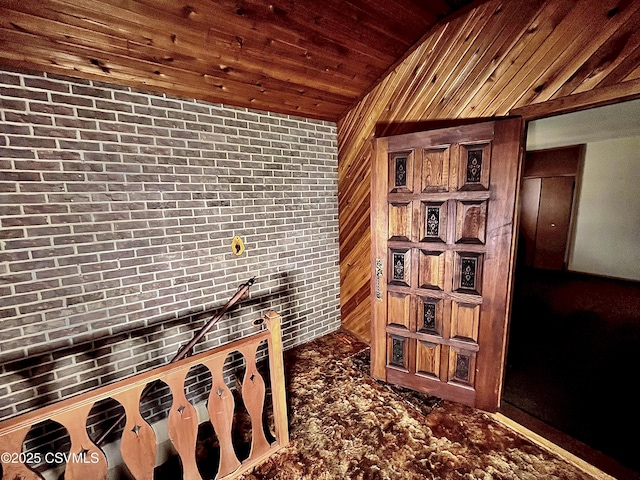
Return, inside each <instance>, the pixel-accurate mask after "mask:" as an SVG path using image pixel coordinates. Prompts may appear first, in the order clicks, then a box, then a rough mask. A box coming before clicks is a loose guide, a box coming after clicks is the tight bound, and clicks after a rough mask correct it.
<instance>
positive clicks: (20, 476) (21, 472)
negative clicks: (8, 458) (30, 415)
mask: <svg viewBox="0 0 640 480" xmlns="http://www.w3.org/2000/svg"><path fill="white" fill-rule="evenodd" d="M30 429H31V425H27V426H26V427H22V428H20V429H17V430H15V431H13V432H11V433H7V434H5V435H2V436H0V453H5V452H6V453H9V454H11V455H12V456H13V455H14V454H17V455H18V458H17V460H20V458H19V457H20V453H21V452H22V443H23V442H24V437H26V436H27V433H29V430H30ZM12 460H13V458H12ZM2 472H3V475H2V478H3V479H7V480H42V479H43V478H44V477H42V476H41V475H40V474H38V473H36V472H34V471H33V470H30V469H29V468H28V467H27V466H26V465H25V464H24V463H22V462H17V463H14V462H4V461H3V462H2Z"/></svg>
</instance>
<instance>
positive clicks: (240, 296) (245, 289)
mask: <svg viewBox="0 0 640 480" xmlns="http://www.w3.org/2000/svg"><path fill="white" fill-rule="evenodd" d="M255 281H256V277H253V278H250V279H249V280H248V281H247V282H246V283H243V284H242V285H240V286H239V287H238V290H237V291H236V293H235V294H234V295H233V297H231V298H230V299H229V301H228V302H227V303H226V304H224V306H223V307H222V308H221V309H220V310H218V311H217V312H216V313H215V315H214V316H213V317H211V319H210V320H209V321H208V322H207V323H205V324H204V326H203V327H202V328H201V329H200V330H199V331H198V333H196V334H195V335H194V336H193V338H192V339H191V341H190V342H189V343H187V344H186V345H184V346H182V347H180V349H179V350H178V353H177V354H176V356H175V357H173V358H172V359H171V361H170V362H169V364H171V363H175V362H177V361H179V360H182V359H183V358H185V357H187V356H189V354H190V353H191V350H193V347H195V345H196V343H198V342H199V341H200V339H201V338H202V337H204V336H205V335H206V334H207V333H208V332H209V330H211V329H212V328H213V326H214V325H215V324H216V323H218V321H219V320H220V319H221V318H222V317H223V316H224V314H225V313H227V312H228V311H229V309H230V308H231V307H233V306H234V305H235V304H236V303H238V302H239V301H240V300H244V299H245V298H246V297H247V296H248V295H249V287H251V285H253V284H254V283H255ZM150 390H151V389H150V388H149V385H147V387H145V389H144V390H143V392H142V395H140V401H142V400H143V399H144V398H145V396H146V395H148V393H149V391H150ZM125 417H126V415H125V414H122V415H120V416H119V417H118V418H117V419H116V421H115V422H113V424H112V425H111V426H110V427H109V428H108V429H106V430H105V431H104V432H102V434H101V435H100V436H99V437H98V439H97V440H96V442H95V443H96V445H98V446H100V444H101V443H102V442H104V440H105V438H107V436H109V434H110V433H111V432H113V430H115V428H116V427H117V426H118V425H119V424H120V422H122V420H124V419H125Z"/></svg>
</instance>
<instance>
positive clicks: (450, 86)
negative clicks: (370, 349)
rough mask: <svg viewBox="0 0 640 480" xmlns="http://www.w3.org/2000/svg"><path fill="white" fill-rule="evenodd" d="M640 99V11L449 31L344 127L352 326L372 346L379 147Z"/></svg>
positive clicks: (514, 10)
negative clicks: (422, 132)
mask: <svg viewBox="0 0 640 480" xmlns="http://www.w3.org/2000/svg"><path fill="white" fill-rule="evenodd" d="M639 97H640V0H572V1H566V0H527V1H504V0H491V1H489V2H487V3H483V4H481V5H478V6H477V7H476V8H473V9H472V10H469V11H468V12H466V13H465V14H463V15H460V16H458V17H457V18H455V19H454V20H452V21H451V22H447V23H441V24H439V25H438V26H437V27H436V28H434V29H433V30H432V31H431V33H430V34H429V35H428V36H427V37H425V39H424V41H423V42H422V43H421V44H420V45H419V46H418V47H417V48H416V49H415V50H414V51H413V52H412V53H411V54H410V55H409V56H408V57H407V58H406V59H405V60H404V61H403V62H401V63H400V64H399V65H398V66H397V68H395V69H394V71H393V72H391V73H390V74H389V75H388V76H387V77H385V78H384V79H383V80H382V81H380V82H379V83H378V85H377V86H376V87H375V88H374V89H372V90H371V92H369V93H368V94H367V95H366V96H365V97H364V98H363V100H362V101H360V102H359V103H358V105H356V106H355V107H354V108H353V109H351V110H350V111H349V113H347V114H346V115H345V116H344V117H342V118H341V120H340V121H339V122H338V158H339V163H338V196H339V223H340V301H341V305H342V309H341V314H342V323H343V326H345V327H346V328H347V329H349V330H351V331H352V332H354V333H356V334H357V335H359V336H360V337H362V338H363V339H365V340H368V339H369V335H370V313H371V297H370V290H371V287H370V282H371V262H370V250H371V227H370V222H369V216H370V211H371V210H370V195H371V187H370V178H371V155H372V151H371V150H372V142H371V139H372V138H373V137H374V136H381V135H391V134H395V133H401V132H402V131H406V130H407V129H410V130H416V129H425V128H426V123H425V122H428V121H430V120H438V119H472V118H483V117H493V116H504V115H514V114H519V115H522V116H524V117H525V118H527V117H528V118H532V117H539V116H543V115H549V114H557V113H561V112H565V111H570V110H572V109H581V108H585V107H587V106H595V105H599V104H603V103H610V102H612V101H616V100H626V99H631V98H639Z"/></svg>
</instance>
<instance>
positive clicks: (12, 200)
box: [0, 71, 340, 419]
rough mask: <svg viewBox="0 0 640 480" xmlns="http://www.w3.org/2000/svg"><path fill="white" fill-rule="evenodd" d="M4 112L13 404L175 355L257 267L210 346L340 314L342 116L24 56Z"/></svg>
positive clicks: (300, 338) (1, 206)
mask: <svg viewBox="0 0 640 480" xmlns="http://www.w3.org/2000/svg"><path fill="white" fill-rule="evenodd" d="M0 114H1V118H0V120H1V121H0V227H1V230H0V365H1V366H0V419H3V418H7V417H9V416H12V415H15V414H16V413H20V412H25V411H28V410H30V409H34V408H38V407H41V406H43V405H45V404H47V403H51V402H54V401H57V400H60V399H62V398H65V397H68V396H71V395H74V394H77V393H79V392H82V391H85V390H88V389H92V388H94V387H98V386H101V385H104V384H109V383H111V382H113V381H115V380H117V379H119V378H122V377H126V376H130V375H133V374H135V373H138V372H141V371H145V370H148V369H151V368H153V367H155V366H157V365H160V364H164V363H166V362H167V361H168V360H169V359H170V358H171V357H173V355H174V354H175V352H176V351H177V349H178V347H179V346H180V345H181V344H184V343H186V342H187V341H188V340H189V339H190V338H191V337H192V335H193V333H194V332H195V331H196V330H197V329H198V328H199V327H200V326H202V325H203V323H204V321H205V319H206V318H208V316H209V315H211V313H212V312H213V311H215V309H216V307H219V306H220V305H222V304H224V303H225V301H226V300H227V298H228V297H230V296H231V295H232V294H233V293H234V292H235V290H236V288H237V287H238V285H239V284H240V283H243V282H245V281H246V280H248V279H249V278H250V277H252V276H254V275H256V276H257V283H256V285H255V286H254V287H252V294H251V299H250V300H249V301H247V302H245V303H243V304H242V306H241V307H239V308H237V309H236V310H234V311H233V313H232V314H231V315H227V316H226V317H225V318H224V319H223V321H221V322H220V323H219V324H218V326H217V327H216V328H215V329H214V330H213V332H212V333H211V334H209V335H208V336H207V338H206V341H205V342H203V343H202V344H200V346H199V348H198V350H197V351H200V350H202V349H203V348H210V347H213V346H215V345H218V344H219V343H221V342H222V343H224V342H228V341H230V340H233V339H235V338H237V337H240V336H242V335H244V334H247V333H250V332H251V331H254V329H255V327H252V326H251V322H252V321H253V320H254V319H256V318H258V317H260V316H262V315H263V314H264V313H265V312H266V310H267V309H274V310H276V311H278V312H280V313H281V314H282V316H283V322H284V325H283V336H284V343H285V348H290V347H293V346H294V345H297V344H300V343H304V342H306V341H309V340H311V339H313V338H314V337H317V336H321V335H324V334H326V333H328V332H330V331H332V330H334V329H336V328H338V326H339V324H340V318H339V299H338V295H339V275H338V220H337V218H338V217H337V215H338V212H337V151H336V129H335V125H334V124H332V123H328V122H322V121H313V120H307V119H304V118H297V117H290V116H285V115H277V114H272V113H267V112H259V111H253V110H247V109H239V108H230V107H226V106H222V105H211V104H207V103H203V102H198V101H194V100H183V99H177V98H173V97H165V96H162V95H154V94H147V93H142V92H138V91H132V90H131V89H129V88H124V87H118V86H114V85H106V84H102V83H98V82H89V81H85V80H79V79H72V78H66V77H60V76H56V75H45V74H32V73H27V72H15V71H0ZM234 235H239V236H240V237H242V239H243V240H244V242H245V245H246V248H247V250H246V252H245V253H244V254H243V255H242V256H240V257H236V256H235V255H233V254H232V252H231V247H230V245H231V240H232V238H233V236H234ZM200 373H201V372H200ZM202 381H204V380H203V379H202V378H200V377H198V375H197V372H196V374H194V376H193V378H192V379H191V380H190V384H191V387H190V389H191V390H192V394H193V395H197V393H198V391H199V390H200V391H201V390H202V388H201V387H202V385H201V383H202Z"/></svg>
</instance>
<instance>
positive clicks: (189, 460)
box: [0, 312, 289, 480]
mask: <svg viewBox="0 0 640 480" xmlns="http://www.w3.org/2000/svg"><path fill="white" fill-rule="evenodd" d="M262 320H264V323H265V324H266V327H267V329H266V330H263V331H261V332H259V333H257V334H254V335H252V336H249V337H246V338H243V339H241V340H238V341H235V342H233V343H230V344H227V345H224V346H222V347H218V348H215V349H213V350H210V351H207V352H204V353H201V354H198V355H194V356H193V357H189V358H186V359H184V360H180V361H178V362H176V363H172V364H169V365H166V366H164V367H160V368H157V369H154V370H152V371H150V372H147V373H143V374H140V375H136V376H134V377H131V378H127V379H125V380H121V381H119V382H117V383H114V384H112V385H108V386H105V387H102V388H99V389H96V390H93V391H91V392H88V393H85V394H82V395H78V396H76V397H73V398H70V399H67V400H63V401H61V402H58V403H55V404H53V405H49V406H47V407H43V408H41V409H39V410H35V411H33V412H29V413H26V414H23V415H19V416H17V417H14V418H11V419H9V420H6V421H4V422H2V423H0V461H1V462H2V468H3V475H2V480H16V479H17V480H36V479H42V478H43V477H42V476H41V475H40V474H38V473H36V472H35V471H33V470H31V469H30V468H28V467H27V465H26V464H25V463H24V460H25V459H28V456H27V455H25V454H24V453H22V447H23V442H24V439H25V437H26V435H27V433H28V432H29V430H30V428H31V427H32V426H33V425H35V424H37V423H40V422H42V421H45V420H53V421H55V422H58V423H60V424H62V425H63V426H64V427H65V428H66V429H67V431H68V433H69V437H70V440H71V449H70V451H69V455H71V458H70V460H69V461H68V462H67V463H66V469H65V474H64V478H65V480H104V479H106V478H107V470H108V468H109V465H108V463H107V458H106V457H105V455H104V453H103V452H102V451H101V450H100V448H98V446H97V445H96V444H95V443H94V442H93V441H92V440H91V439H90V438H89V436H88V434H87V428H86V423H87V417H88V415H89V412H90V411H91V409H92V407H93V405H94V404H95V403H96V402H98V401H100V400H104V399H107V398H113V399H115V400H117V401H118V402H120V403H121V404H122V406H123V407H124V410H125V414H126V424H125V427H124V431H123V433H122V438H121V453H122V459H123V461H124V463H125V464H126V466H127V468H128V469H129V471H130V472H131V474H132V476H133V477H134V478H135V479H136V480H152V479H153V472H154V467H155V462H156V435H155V432H154V430H153V428H152V427H151V426H150V425H149V424H148V423H147V422H146V421H145V420H144V419H143V417H142V415H141V413H140V397H141V394H142V392H143V390H144V389H145V387H146V386H147V385H148V384H151V383H152V382H155V381H157V380H162V381H163V382H165V383H166V384H167V385H168V386H169V388H170V390H171V394H172V395H173V403H172V406H171V410H170V412H169V417H168V433H169V438H170V439H171V442H172V443H173V445H174V447H175V449H176V451H177V452H178V455H179V456H180V460H181V464H182V470H183V479H184V480H202V477H201V475H200V473H199V471H198V467H197V465H196V451H195V448H196V439H197V434H198V416H197V413H196V410H195V408H194V407H193V405H191V403H189V401H188V400H187V398H186V396H185V392H184V383H185V378H186V376H187V373H188V372H189V370H190V369H191V367H193V366H196V365H204V366H205V367H206V368H208V369H209V370H210V372H211V375H212V386H211V392H210V394H209V399H208V404H207V409H208V412H209V419H210V421H211V423H212V425H213V427H214V429H215V433H216V436H217V438H218V441H219V444H220V463H219V467H218V474H217V476H216V478H217V479H222V478H224V479H230V478H235V477H236V476H238V475H240V474H241V473H243V472H246V471H247V470H248V469H250V468H252V467H253V466H255V465H257V464H259V463H261V462H262V461H264V460H265V459H266V458H267V457H269V456H270V455H272V454H273V453H274V452H275V451H276V450H278V449H280V448H282V447H283V446H285V445H287V444H288V443H289V432H288V424H287V407H286V398H285V386H284V366H283V358H282V339H281V334H280V316H279V315H278V314H277V313H276V312H268V313H267V315H266V316H265V317H264V319H262ZM264 340H267V342H268V355H269V375H270V377H271V378H270V383H271V395H272V404H273V416H274V427H275V441H274V442H273V443H271V444H270V443H269V442H268V441H267V439H266V436H265V432H264V428H263V423H262V418H263V417H262V415H263V407H264V400H265V391H266V389H265V382H264V380H263V378H262V376H261V375H260V373H259V372H258V369H257V365H256V353H257V350H258V346H259V345H260V343H261V342H263V341H264ZM236 351H238V352H240V353H241V354H242V355H243V356H244V358H245V362H246V371H245V375H244V380H243V381H242V388H241V393H242V399H243V402H244V405H245V407H246V410H247V412H248V413H249V416H250V418H251V429H252V440H251V451H250V454H249V457H248V458H247V459H246V460H244V461H243V462H240V460H239V459H238V457H237V455H236V452H235V450H234V447H233V444H232V425H233V415H234V409H235V401H234V397H233V394H232V392H231V390H230V389H229V387H228V386H227V385H226V384H225V382H224V379H223V366H224V363H225V359H226V358H227V356H228V355H229V354H230V353H232V352H236ZM43 460H46V458H43Z"/></svg>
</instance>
